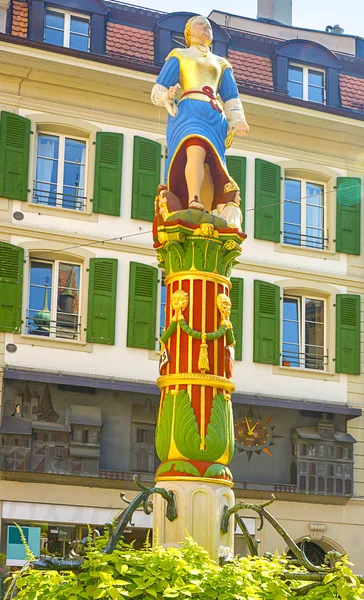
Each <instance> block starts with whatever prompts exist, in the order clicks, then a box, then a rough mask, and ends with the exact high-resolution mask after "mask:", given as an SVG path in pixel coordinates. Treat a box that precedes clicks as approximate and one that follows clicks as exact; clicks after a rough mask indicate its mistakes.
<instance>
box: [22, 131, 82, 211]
mask: <svg viewBox="0 0 364 600" xmlns="http://www.w3.org/2000/svg"><path fill="white" fill-rule="evenodd" d="M85 166H86V141H85V140H80V139H76V138H70V137H66V136H65V135H50V134H46V133H39V134H38V144H37V161H36V173H35V182H34V193H33V202H35V203H36V204H46V205H48V206H59V207H62V208H68V209H71V210H84V209H85V208H86V204H85V201H86V198H85Z"/></svg>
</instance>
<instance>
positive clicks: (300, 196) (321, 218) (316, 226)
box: [283, 178, 328, 250]
mask: <svg viewBox="0 0 364 600" xmlns="http://www.w3.org/2000/svg"><path fill="white" fill-rule="evenodd" d="M324 197H325V187H324V186H323V185H322V184H318V183H313V182H310V181H306V180H301V179H288V178H287V179H286V180H285V182H284V228H283V242H284V243H285V244H290V245H292V246H306V247H307V248H316V249H319V250H323V249H324V248H327V242H328V240H327V238H325V212H324Z"/></svg>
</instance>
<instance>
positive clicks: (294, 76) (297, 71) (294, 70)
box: [288, 65, 303, 83]
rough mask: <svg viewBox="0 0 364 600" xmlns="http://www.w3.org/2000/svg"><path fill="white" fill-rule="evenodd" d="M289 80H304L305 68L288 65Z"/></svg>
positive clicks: (300, 81)
mask: <svg viewBox="0 0 364 600" xmlns="http://www.w3.org/2000/svg"><path fill="white" fill-rule="evenodd" d="M288 80H289V81H297V82H299V83H302V82H303V69H301V67H292V66H291V65H290V66H289V67H288Z"/></svg>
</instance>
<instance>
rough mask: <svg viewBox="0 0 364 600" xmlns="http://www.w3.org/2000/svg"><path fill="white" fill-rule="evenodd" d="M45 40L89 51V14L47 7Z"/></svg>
mask: <svg viewBox="0 0 364 600" xmlns="http://www.w3.org/2000/svg"><path fill="white" fill-rule="evenodd" d="M43 41H44V42H45V43H46V44H52V45H55V46H64V47H66V48H73V49H74V50H83V51H84V52H88V51H89V49H90V19H89V17H88V16H87V15H81V14H77V13H71V12H68V11H60V10H57V9H55V8H47V9H46V13H45V22H44V37H43Z"/></svg>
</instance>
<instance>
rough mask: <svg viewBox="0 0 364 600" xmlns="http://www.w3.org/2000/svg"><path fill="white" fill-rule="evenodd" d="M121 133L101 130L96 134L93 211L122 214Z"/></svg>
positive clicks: (122, 139) (113, 214)
mask: <svg viewBox="0 0 364 600" xmlns="http://www.w3.org/2000/svg"><path fill="white" fill-rule="evenodd" d="M123 141H124V136H123V135H122V134H121V133H109V132H106V131H99V132H98V133H97V134H96V158H95V181H94V200H93V211H94V212H95V213H101V214H103V215H112V216H114V217H119V216H120V199H121V171H122V162H123Z"/></svg>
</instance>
